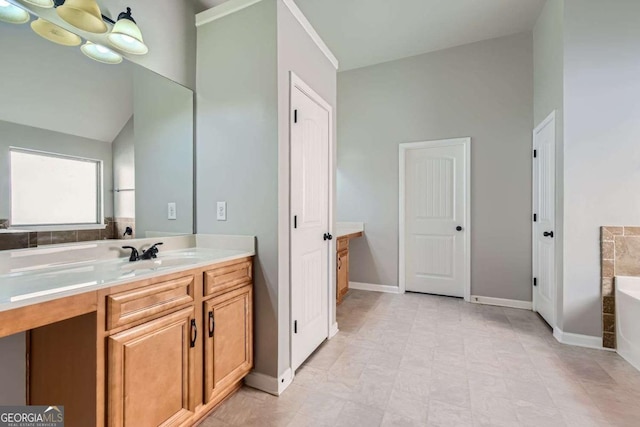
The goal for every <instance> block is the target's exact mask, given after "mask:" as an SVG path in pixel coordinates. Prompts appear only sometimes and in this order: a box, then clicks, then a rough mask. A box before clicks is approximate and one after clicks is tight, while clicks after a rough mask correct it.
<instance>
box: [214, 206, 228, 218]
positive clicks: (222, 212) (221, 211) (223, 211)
mask: <svg viewBox="0 0 640 427" xmlns="http://www.w3.org/2000/svg"><path fill="white" fill-rule="evenodd" d="M216 219H217V220H218V221H226V220H227V202H218V205H217V207H216Z"/></svg>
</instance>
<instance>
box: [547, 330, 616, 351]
mask: <svg viewBox="0 0 640 427" xmlns="http://www.w3.org/2000/svg"><path fill="white" fill-rule="evenodd" d="M553 337H554V338H555V339H556V340H558V342H560V343H562V344H567V345H573V346H577V347H586V348H595V349H597V350H607V351H615V350H614V349H609V348H604V347H602V337H594V336H592V335H580V334H572V333H570V332H564V331H563V330H562V329H560V328H558V327H555V328H553Z"/></svg>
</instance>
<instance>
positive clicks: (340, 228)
mask: <svg viewBox="0 0 640 427" xmlns="http://www.w3.org/2000/svg"><path fill="white" fill-rule="evenodd" d="M355 233H364V223H363V222H337V223H336V236H337V237H338V238H340V237H344V236H348V235H349V234H355Z"/></svg>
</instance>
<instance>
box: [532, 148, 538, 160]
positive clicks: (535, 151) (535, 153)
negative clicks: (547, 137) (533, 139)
mask: <svg viewBox="0 0 640 427" xmlns="http://www.w3.org/2000/svg"><path fill="white" fill-rule="evenodd" d="M536 157H538V150H533V158H534V159H535V158H536Z"/></svg>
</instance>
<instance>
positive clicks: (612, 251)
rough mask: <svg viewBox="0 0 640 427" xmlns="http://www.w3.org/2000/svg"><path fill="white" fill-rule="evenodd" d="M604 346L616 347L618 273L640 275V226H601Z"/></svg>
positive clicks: (619, 274) (620, 274) (621, 274)
mask: <svg viewBox="0 0 640 427" xmlns="http://www.w3.org/2000/svg"><path fill="white" fill-rule="evenodd" d="M600 249H601V250H600V254H601V257H600V278H601V286H602V346H603V347H606V348H616V314H615V313H616V312H615V305H616V304H615V290H614V286H615V282H614V278H615V276H640V227H601V228H600Z"/></svg>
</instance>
